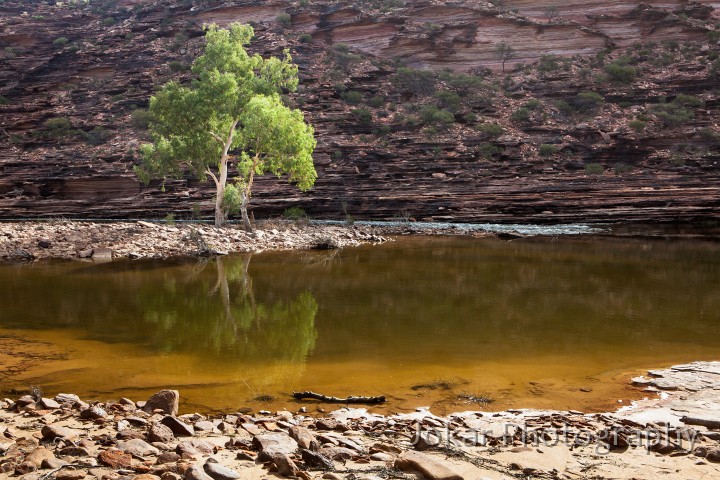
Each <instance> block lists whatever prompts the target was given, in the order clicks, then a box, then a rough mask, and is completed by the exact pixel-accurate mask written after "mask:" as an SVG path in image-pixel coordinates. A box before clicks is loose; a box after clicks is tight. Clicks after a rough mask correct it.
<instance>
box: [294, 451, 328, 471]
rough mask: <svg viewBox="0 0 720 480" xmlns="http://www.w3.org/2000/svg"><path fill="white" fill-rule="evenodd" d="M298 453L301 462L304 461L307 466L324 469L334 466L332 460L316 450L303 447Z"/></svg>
mask: <svg viewBox="0 0 720 480" xmlns="http://www.w3.org/2000/svg"><path fill="white" fill-rule="evenodd" d="M300 454H301V456H302V460H303V462H305V465H307V466H310V467H317V468H322V469H324V470H329V469H333V468H334V465H333V463H332V460H330V459H329V458H327V457H326V456H325V455H322V454H320V453H318V452H313V451H312V450H308V449H305V448H303V449H302V450H300Z"/></svg>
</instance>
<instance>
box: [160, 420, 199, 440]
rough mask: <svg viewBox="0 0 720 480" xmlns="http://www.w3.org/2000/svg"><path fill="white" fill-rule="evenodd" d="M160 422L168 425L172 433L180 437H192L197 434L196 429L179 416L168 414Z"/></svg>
mask: <svg viewBox="0 0 720 480" xmlns="http://www.w3.org/2000/svg"><path fill="white" fill-rule="evenodd" d="M160 423H162V424H163V425H165V426H166V427H168V428H169V429H170V430H171V431H172V433H174V434H175V435H176V436H178V437H192V436H193V435H195V429H194V428H193V427H192V425H189V424H187V423H185V422H183V421H182V420H180V419H179V418H177V417H174V416H172V415H166V416H165V417H163V419H162V420H160Z"/></svg>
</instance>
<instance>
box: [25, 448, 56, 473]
mask: <svg viewBox="0 0 720 480" xmlns="http://www.w3.org/2000/svg"><path fill="white" fill-rule="evenodd" d="M51 458H55V455H53V453H52V452H51V451H50V450H48V449H47V448H45V447H38V448H36V449H35V450H33V451H32V452H30V453H28V454H27V455H26V456H25V460H24V461H25V462H30V463H32V464H33V465H35V466H36V467H38V468H39V467H40V466H42V463H43V461H45V460H49V459H51Z"/></svg>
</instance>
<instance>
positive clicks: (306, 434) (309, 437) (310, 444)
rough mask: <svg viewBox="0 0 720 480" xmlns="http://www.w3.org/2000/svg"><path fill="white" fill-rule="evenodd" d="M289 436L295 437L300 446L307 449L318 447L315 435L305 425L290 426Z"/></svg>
mask: <svg viewBox="0 0 720 480" xmlns="http://www.w3.org/2000/svg"><path fill="white" fill-rule="evenodd" d="M290 437H291V438H293V439H295V441H296V442H297V443H298V446H300V448H307V449H308V450H318V449H319V448H320V445H319V444H318V442H317V440H316V439H315V435H313V434H312V432H310V430H308V429H307V428H305V427H300V426H293V427H290Z"/></svg>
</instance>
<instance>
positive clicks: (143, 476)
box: [132, 473, 160, 480]
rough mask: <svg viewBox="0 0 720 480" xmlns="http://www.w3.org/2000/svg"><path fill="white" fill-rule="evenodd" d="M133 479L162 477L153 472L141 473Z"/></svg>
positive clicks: (154, 479)
mask: <svg viewBox="0 0 720 480" xmlns="http://www.w3.org/2000/svg"><path fill="white" fill-rule="evenodd" d="M132 480H160V477H158V476H157V475H153V474H151V473H141V474H140V475H135V476H134V477H133V478H132Z"/></svg>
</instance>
